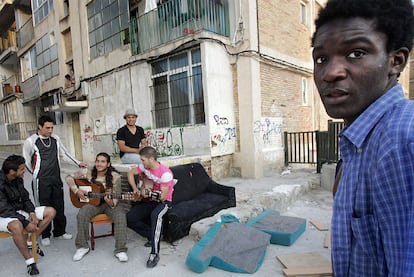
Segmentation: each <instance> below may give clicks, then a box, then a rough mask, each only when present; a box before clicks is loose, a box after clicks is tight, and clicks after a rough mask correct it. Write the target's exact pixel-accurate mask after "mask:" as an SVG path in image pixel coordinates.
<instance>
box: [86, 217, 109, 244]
mask: <svg viewBox="0 0 414 277" xmlns="http://www.w3.org/2000/svg"><path fill="white" fill-rule="evenodd" d="M94 224H98V225H99V224H111V225H112V226H111V233H108V234H103V235H98V236H96V235H95V229H94ZM113 235H114V223H113V222H112V218H110V217H109V216H107V215H106V214H98V215H96V216H94V217H93V218H92V219H91V248H92V250H95V239H97V238H103V237H109V236H113Z"/></svg>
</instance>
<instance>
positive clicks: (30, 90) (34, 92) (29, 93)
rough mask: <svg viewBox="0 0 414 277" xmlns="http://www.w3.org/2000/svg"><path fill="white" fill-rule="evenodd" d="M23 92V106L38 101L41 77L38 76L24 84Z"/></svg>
mask: <svg viewBox="0 0 414 277" xmlns="http://www.w3.org/2000/svg"><path fill="white" fill-rule="evenodd" d="M21 90H22V92H23V104H27V103H30V102H36V101H38V100H39V98H40V81H39V75H37V74H36V75H34V76H32V77H30V78H29V79H27V80H25V81H24V82H22V87H21Z"/></svg>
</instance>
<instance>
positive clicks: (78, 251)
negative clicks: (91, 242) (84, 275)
mask: <svg viewBox="0 0 414 277" xmlns="http://www.w3.org/2000/svg"><path fill="white" fill-rule="evenodd" d="M88 253H89V248H78V249H76V252H75V255H73V261H74V262H77V261H80V260H82V258H83V257H84V256H85V255H86V254H88Z"/></svg>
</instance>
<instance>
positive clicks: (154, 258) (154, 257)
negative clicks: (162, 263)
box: [147, 254, 160, 268]
mask: <svg viewBox="0 0 414 277" xmlns="http://www.w3.org/2000/svg"><path fill="white" fill-rule="evenodd" d="M159 260H160V256H159V255H158V254H150V255H149V257H148V261H147V267H149V268H153V267H155V266H156V265H157V263H158V261H159Z"/></svg>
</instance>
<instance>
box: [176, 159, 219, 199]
mask: <svg viewBox="0 0 414 277" xmlns="http://www.w3.org/2000/svg"><path fill="white" fill-rule="evenodd" d="M170 169H171V171H172V172H173V175H174V179H176V180H177V181H178V182H177V183H176V184H175V186H174V192H173V204H176V203H180V202H182V201H186V200H191V199H194V198H195V197H197V196H198V195H200V194H201V193H203V192H204V191H206V190H207V187H208V185H209V183H210V182H211V179H210V177H209V176H208V175H207V172H206V171H205V169H204V167H203V166H202V165H201V164H199V163H191V164H184V165H177V166H172V167H171V168H170Z"/></svg>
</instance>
